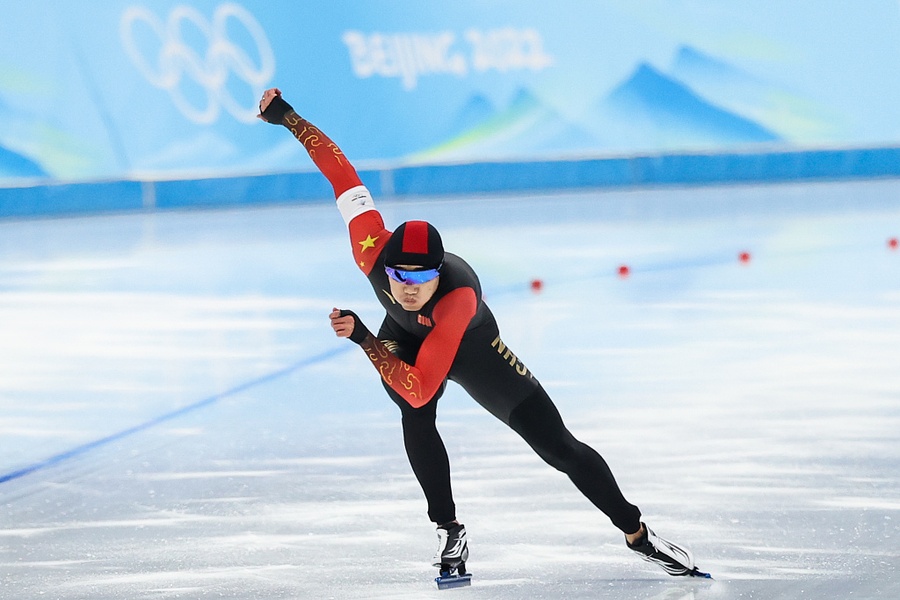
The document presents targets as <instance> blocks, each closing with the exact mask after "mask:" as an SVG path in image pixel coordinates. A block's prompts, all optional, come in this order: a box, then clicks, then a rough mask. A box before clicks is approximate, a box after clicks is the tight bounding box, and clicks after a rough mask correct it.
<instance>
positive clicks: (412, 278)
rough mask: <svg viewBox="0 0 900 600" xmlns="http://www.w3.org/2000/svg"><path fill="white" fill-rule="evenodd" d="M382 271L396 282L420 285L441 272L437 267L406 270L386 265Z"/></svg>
mask: <svg viewBox="0 0 900 600" xmlns="http://www.w3.org/2000/svg"><path fill="white" fill-rule="evenodd" d="M384 272H385V273H387V274H388V277H390V278H391V279H393V280H394V281H396V282H397V283H402V284H404V285H422V284H423V283H428V282H429V281H431V280H432V279H434V278H436V277H437V276H438V275H440V274H441V273H440V271H439V270H438V269H424V270H421V271H408V270H406V269H398V268H396V267H388V266H385V267H384Z"/></svg>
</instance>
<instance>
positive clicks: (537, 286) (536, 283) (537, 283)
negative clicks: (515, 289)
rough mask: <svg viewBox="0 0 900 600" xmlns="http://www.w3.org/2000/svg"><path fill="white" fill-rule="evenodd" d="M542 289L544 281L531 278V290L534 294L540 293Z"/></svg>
mask: <svg viewBox="0 0 900 600" xmlns="http://www.w3.org/2000/svg"><path fill="white" fill-rule="evenodd" d="M542 289H544V282H543V281H541V280H540V279H532V280H531V291H532V292H534V293H535V294H539V293H541V290H542Z"/></svg>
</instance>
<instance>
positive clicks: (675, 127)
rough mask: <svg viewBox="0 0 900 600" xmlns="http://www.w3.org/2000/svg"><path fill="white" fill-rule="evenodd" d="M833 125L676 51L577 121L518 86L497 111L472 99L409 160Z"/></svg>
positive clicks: (766, 140)
mask: <svg viewBox="0 0 900 600" xmlns="http://www.w3.org/2000/svg"><path fill="white" fill-rule="evenodd" d="M833 122H834V118H833V117H829V116H828V115H826V114H825V112H824V111H823V110H821V109H819V108H817V107H816V106H815V105H814V104H813V103H812V102H810V101H808V100H805V99H804V98H802V97H800V96H799V95H797V94H793V93H791V92H790V91H788V90H786V89H784V88H782V87H779V86H778V85H776V84H772V83H769V82H766V81H764V80H762V79H760V78H757V77H755V76H753V75H751V74H749V73H747V72H746V71H743V70H741V69H740V68H738V67H735V66H733V65H730V64H728V63H727V62H725V61H721V60H717V59H715V58H712V57H710V56H708V55H706V54H703V53H702V52H700V51H698V50H696V49H694V48H691V47H689V46H682V47H680V48H679V49H678V51H677V52H676V54H675V57H674V59H673V61H672V66H671V68H670V72H669V73H666V72H663V71H661V70H659V69H657V68H655V67H653V66H651V65H650V64H648V63H646V62H644V63H640V64H638V65H637V66H636V67H635V69H634V71H633V72H632V73H631V75H630V76H629V77H627V78H626V79H625V80H624V81H623V82H622V83H621V84H619V85H618V86H616V87H615V88H613V89H612V90H611V91H609V93H608V94H606V95H605V96H604V97H602V98H600V99H598V100H597V101H596V102H595V103H594V104H593V105H592V106H591V107H590V109H589V111H588V112H587V113H586V114H584V115H582V116H581V118H580V119H577V120H567V119H565V118H563V117H562V116H561V115H560V114H559V112H558V111H557V110H555V109H554V108H553V107H551V106H549V105H547V104H546V103H543V102H542V101H541V100H540V98H539V96H538V95H537V94H535V93H533V92H531V91H530V90H527V89H520V90H519V92H518V93H517V95H516V96H515V97H514V98H513V99H512V100H511V101H510V102H509V104H508V105H507V106H506V107H504V108H502V109H497V108H495V107H494V106H493V105H492V104H491V103H490V102H489V101H488V100H487V99H486V98H485V97H483V96H479V95H476V96H473V97H472V98H470V99H469V100H468V102H467V103H466V104H465V105H464V106H463V107H462V108H461V109H460V110H459V111H458V112H457V114H456V115H455V117H454V118H453V119H452V120H451V123H449V124H448V125H447V126H446V127H445V129H444V132H445V133H444V134H443V135H441V136H438V139H441V140H442V141H441V142H440V143H438V144H435V145H433V146H431V147H429V148H427V149H425V150H423V151H421V152H418V153H415V154H414V155H412V156H411V157H410V158H412V159H413V160H416V161H418V160H422V161H425V160H445V159H446V160H454V159H463V158H469V159H472V158H473V157H475V158H478V159H486V158H487V159H491V158H501V159H502V158H521V157H528V156H540V155H547V154H556V155H565V154H569V155H584V154H588V153H594V154H603V153H617V154H618V153H634V152H656V151H696V150H701V151H719V150H722V149H723V148H729V147H736V146H747V145H754V144H773V143H783V142H791V141H798V140H799V141H810V140H819V139H821V140H825V139H829V137H830V135H831V132H830V131H829V127H831V126H830V125H829V124H830V123H833Z"/></svg>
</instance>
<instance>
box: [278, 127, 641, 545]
mask: <svg viewBox="0 0 900 600" xmlns="http://www.w3.org/2000/svg"><path fill="white" fill-rule="evenodd" d="M282 124H283V125H285V126H286V127H287V128H288V129H290V131H291V132H292V133H293V134H294V137H296V138H297V139H298V140H299V141H300V142H301V143H302V144H303V146H304V147H305V148H306V150H307V152H308V153H309V155H310V157H311V158H312V160H313V162H314V163H315V164H316V166H317V167H318V168H319V170H321V171H322V173H323V174H324V175H325V177H326V178H327V179H328V180H329V181H330V182H331V185H332V186H333V187H334V194H335V198H336V199H337V204H338V208H339V209H340V211H341V214H342V215H343V217H344V220H345V222H346V223H347V225H348V228H349V232H350V241H351V244H352V246H353V258H354V259H355V261H356V264H357V266H358V267H359V268H360V269H361V270H362V272H363V273H365V275H366V277H367V278H368V279H369V283H370V284H371V285H372V288H373V289H374V290H375V295H376V296H377V297H378V299H379V301H380V302H381V304H382V306H384V309H385V311H386V313H387V314H386V316H385V318H384V322H383V323H382V324H381V328H380V330H379V331H378V335H377V336H373V335H371V334H369V335H368V336H367V337H366V339H365V340H363V342H362V344H361V346H362V347H363V349H364V350H365V351H366V354H367V356H368V357H369V359H370V360H371V361H372V363H373V364H374V366H375V367H376V368H377V369H378V372H379V373H380V375H381V379H382V383H383V384H384V387H385V389H386V390H387V393H388V395H389V396H390V397H391V399H392V400H393V401H394V402H395V403H396V404H397V406H399V407H400V411H401V413H402V421H403V441H404V445H405V447H406V453H407V456H408V457H409V462H410V464H411V465H412V469H413V472H414V473H415V476H416V478H417V479H418V481H419V484H420V485H421V486H422V490H423V491H424V493H425V497H426V499H427V501H428V516H429V518H430V519H431V520H432V521H434V522H435V523H437V524H443V523H448V522H451V521H453V520H455V518H456V507H455V505H454V502H453V495H452V492H451V488H450V464H449V461H448V458H447V452H446V450H445V448H444V444H443V442H442V440H441V437H440V435H439V434H438V431H437V428H436V426H435V419H436V409H437V402H438V399H439V398H440V397H441V394H442V393H443V391H444V388H445V387H446V384H447V380H448V379H449V380H451V381H455V382H456V383H458V384H459V385H461V386H462V387H463V389H465V390H466V392H468V393H469V395H471V396H472V398H474V399H475V401H476V402H478V403H479V404H480V405H481V406H483V407H484V408H485V409H487V410H488V411H489V412H490V413H491V414H493V415H494V416H496V417H497V418H498V419H500V420H501V421H503V422H504V423H506V424H507V425H509V427H511V428H512V429H513V430H515V431H516V432H517V433H518V434H519V435H521V436H522V438H523V439H524V440H525V441H526V442H527V443H528V444H529V445H530V446H531V447H532V448H533V449H534V451H535V452H537V454H538V455H540V457H541V458H543V459H544V460H545V461H546V462H547V463H548V464H550V465H552V466H553V467H555V468H556V469H558V470H560V471H562V472H564V473H566V474H567V475H568V476H569V478H570V479H571V480H572V482H573V483H574V484H575V485H576V486H577V487H578V489H579V490H581V492H582V493H583V494H584V495H585V496H586V497H587V498H588V499H589V500H590V501H591V502H593V503H594V505H596V506H597V508H599V509H600V510H602V511H603V512H604V513H605V514H606V515H607V516H608V517H609V518H610V519H611V520H612V522H613V524H614V525H615V526H616V527H618V528H619V529H621V530H622V531H623V532H625V533H633V532H635V531H638V530H639V529H640V514H641V513H640V511H639V510H638V508H637V507H636V506H634V505H632V504H630V503H629V502H628V501H626V500H625V498H624V497H623V495H622V493H621V492H620V490H619V487H618V485H617V484H616V481H615V479H614V477H613V475H612V472H611V471H610V469H609V467H608V466H607V464H606V461H604V460H603V458H602V457H601V456H600V455H599V454H598V453H597V452H596V451H594V450H593V449H592V448H590V447H589V446H587V445H586V444H584V443H582V442H580V441H578V440H577V439H575V437H574V436H573V435H572V434H571V433H570V432H569V430H568V429H567V428H566V426H565V425H564V424H563V421H562V419H561V417H560V415H559V412H558V411H557V409H556V407H555V406H554V404H553V402H552V401H551V400H550V398H549V397H548V396H547V393H546V392H545V391H544V389H543V387H542V386H541V384H540V383H539V382H538V380H537V379H536V378H535V377H534V376H533V375H532V373H531V371H529V370H528V369H527V368H526V367H525V365H524V364H522V362H521V361H520V360H519V359H518V358H517V357H516V355H515V354H513V353H512V351H511V350H510V349H509V348H508V347H507V346H506V345H505V344H504V343H503V342H502V341H501V339H500V332H499V329H498V328H497V322H496V321H495V320H494V316H493V314H491V311H490V309H489V308H488V306H487V304H485V303H484V301H483V300H482V294H481V284H480V283H479V281H478V277H477V276H476V275H475V272H474V271H473V270H472V268H471V267H470V266H469V265H468V264H467V263H466V262H465V261H464V260H463V259H461V258H459V257H458V256H456V255H454V254H450V253H447V254H446V255H445V259H444V264H443V266H442V267H441V272H440V280H439V284H438V288H437V291H436V292H435V294H434V295H433V297H432V298H431V299H430V300H429V301H428V303H427V304H425V306H423V307H422V309H421V310H419V311H417V312H410V311H406V310H404V309H403V307H402V306H400V305H399V304H398V303H397V302H396V301H395V300H394V298H393V296H392V295H391V292H390V285H389V283H388V277H387V274H386V273H385V271H384V259H383V257H382V249H383V248H384V245H385V243H386V242H387V240H388V239H389V238H390V236H391V232H390V231H388V230H387V229H385V226H384V222H383V220H382V218H381V214H380V213H379V212H378V211H377V210H376V209H375V206H374V203H373V201H372V197H371V195H370V194H369V191H368V190H367V189H366V188H365V186H363V184H362V182H361V181H360V179H359V177H358V175H357V174H356V170H355V169H354V168H353V166H352V165H351V164H350V162H349V161H348V160H347V159H346V157H345V156H344V154H343V153H342V152H341V150H340V148H338V147H337V145H335V144H334V142H332V141H331V140H330V139H329V138H328V137H327V136H325V134H323V133H322V132H321V131H320V130H319V129H318V128H316V127H315V126H314V125H312V124H311V123H309V122H308V121H307V120H305V119H303V118H302V117H300V116H299V115H297V113H296V112H294V111H293V110H289V111H288V112H287V113H286V114H285V116H284V119H283V121H282Z"/></svg>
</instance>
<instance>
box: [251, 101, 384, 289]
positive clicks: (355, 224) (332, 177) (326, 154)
mask: <svg viewBox="0 0 900 600" xmlns="http://www.w3.org/2000/svg"><path fill="white" fill-rule="evenodd" d="M259 110H260V114H259V115H258V117H259V118H260V119H262V120H264V121H266V122H268V123H272V124H274V125H283V126H285V127H287V128H288V129H289V130H290V132H291V133H292V134H293V135H294V137H295V138H297V140H298V141H299V142H300V143H301V144H303V147H304V148H306V152H307V153H308V154H309V157H310V158H311V159H312V161H313V163H315V165H316V167H318V168H319V171H321V172H322V174H323V175H324V176H325V177H326V178H327V179H328V181H329V183H331V187H332V188H334V197H335V199H336V200H337V205H338V209H339V210H340V211H341V216H343V218H344V222H345V223H346V224H347V227H348V229H349V232H350V241H351V242H352V244H353V258H354V260H355V261H356V264H357V266H358V267H359V268H360V269H362V271H363V272H364V273H366V274H367V275H368V274H369V272H370V271H371V270H372V266H373V265H374V264H375V258H376V257H377V256H378V255H379V254H380V253H381V249H382V248H383V247H384V244H385V243H386V242H387V240H388V238H389V237H390V232H389V231H388V230H387V229H385V227H384V220H383V219H382V218H381V214H380V213H379V212H378V211H377V210H376V209H375V203H374V202H373V201H372V195H371V194H370V193H369V190H368V189H366V187H365V186H364V185H363V184H362V181H360V179H359V175H357V173H356V169H354V168H353V165H352V164H350V161H349V160H347V157H346V156H344V153H343V152H342V151H341V149H340V148H339V147H338V145H337V144H335V143H334V142H333V141H331V139H330V138H329V137H328V136H327V135H325V134H324V133H322V131H321V130H320V129H319V128H318V127H316V126H315V125H313V124H312V123H310V122H309V121H307V120H306V119H304V118H303V117H301V116H300V115H298V114H297V113H296V112H295V111H294V109H293V108H292V107H291V105H290V104H288V103H287V102H285V101H284V99H283V98H282V97H281V90H279V89H278V88H272V89H269V90H266V91H265V92H264V93H263V97H262V100H260V103H259Z"/></svg>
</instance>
